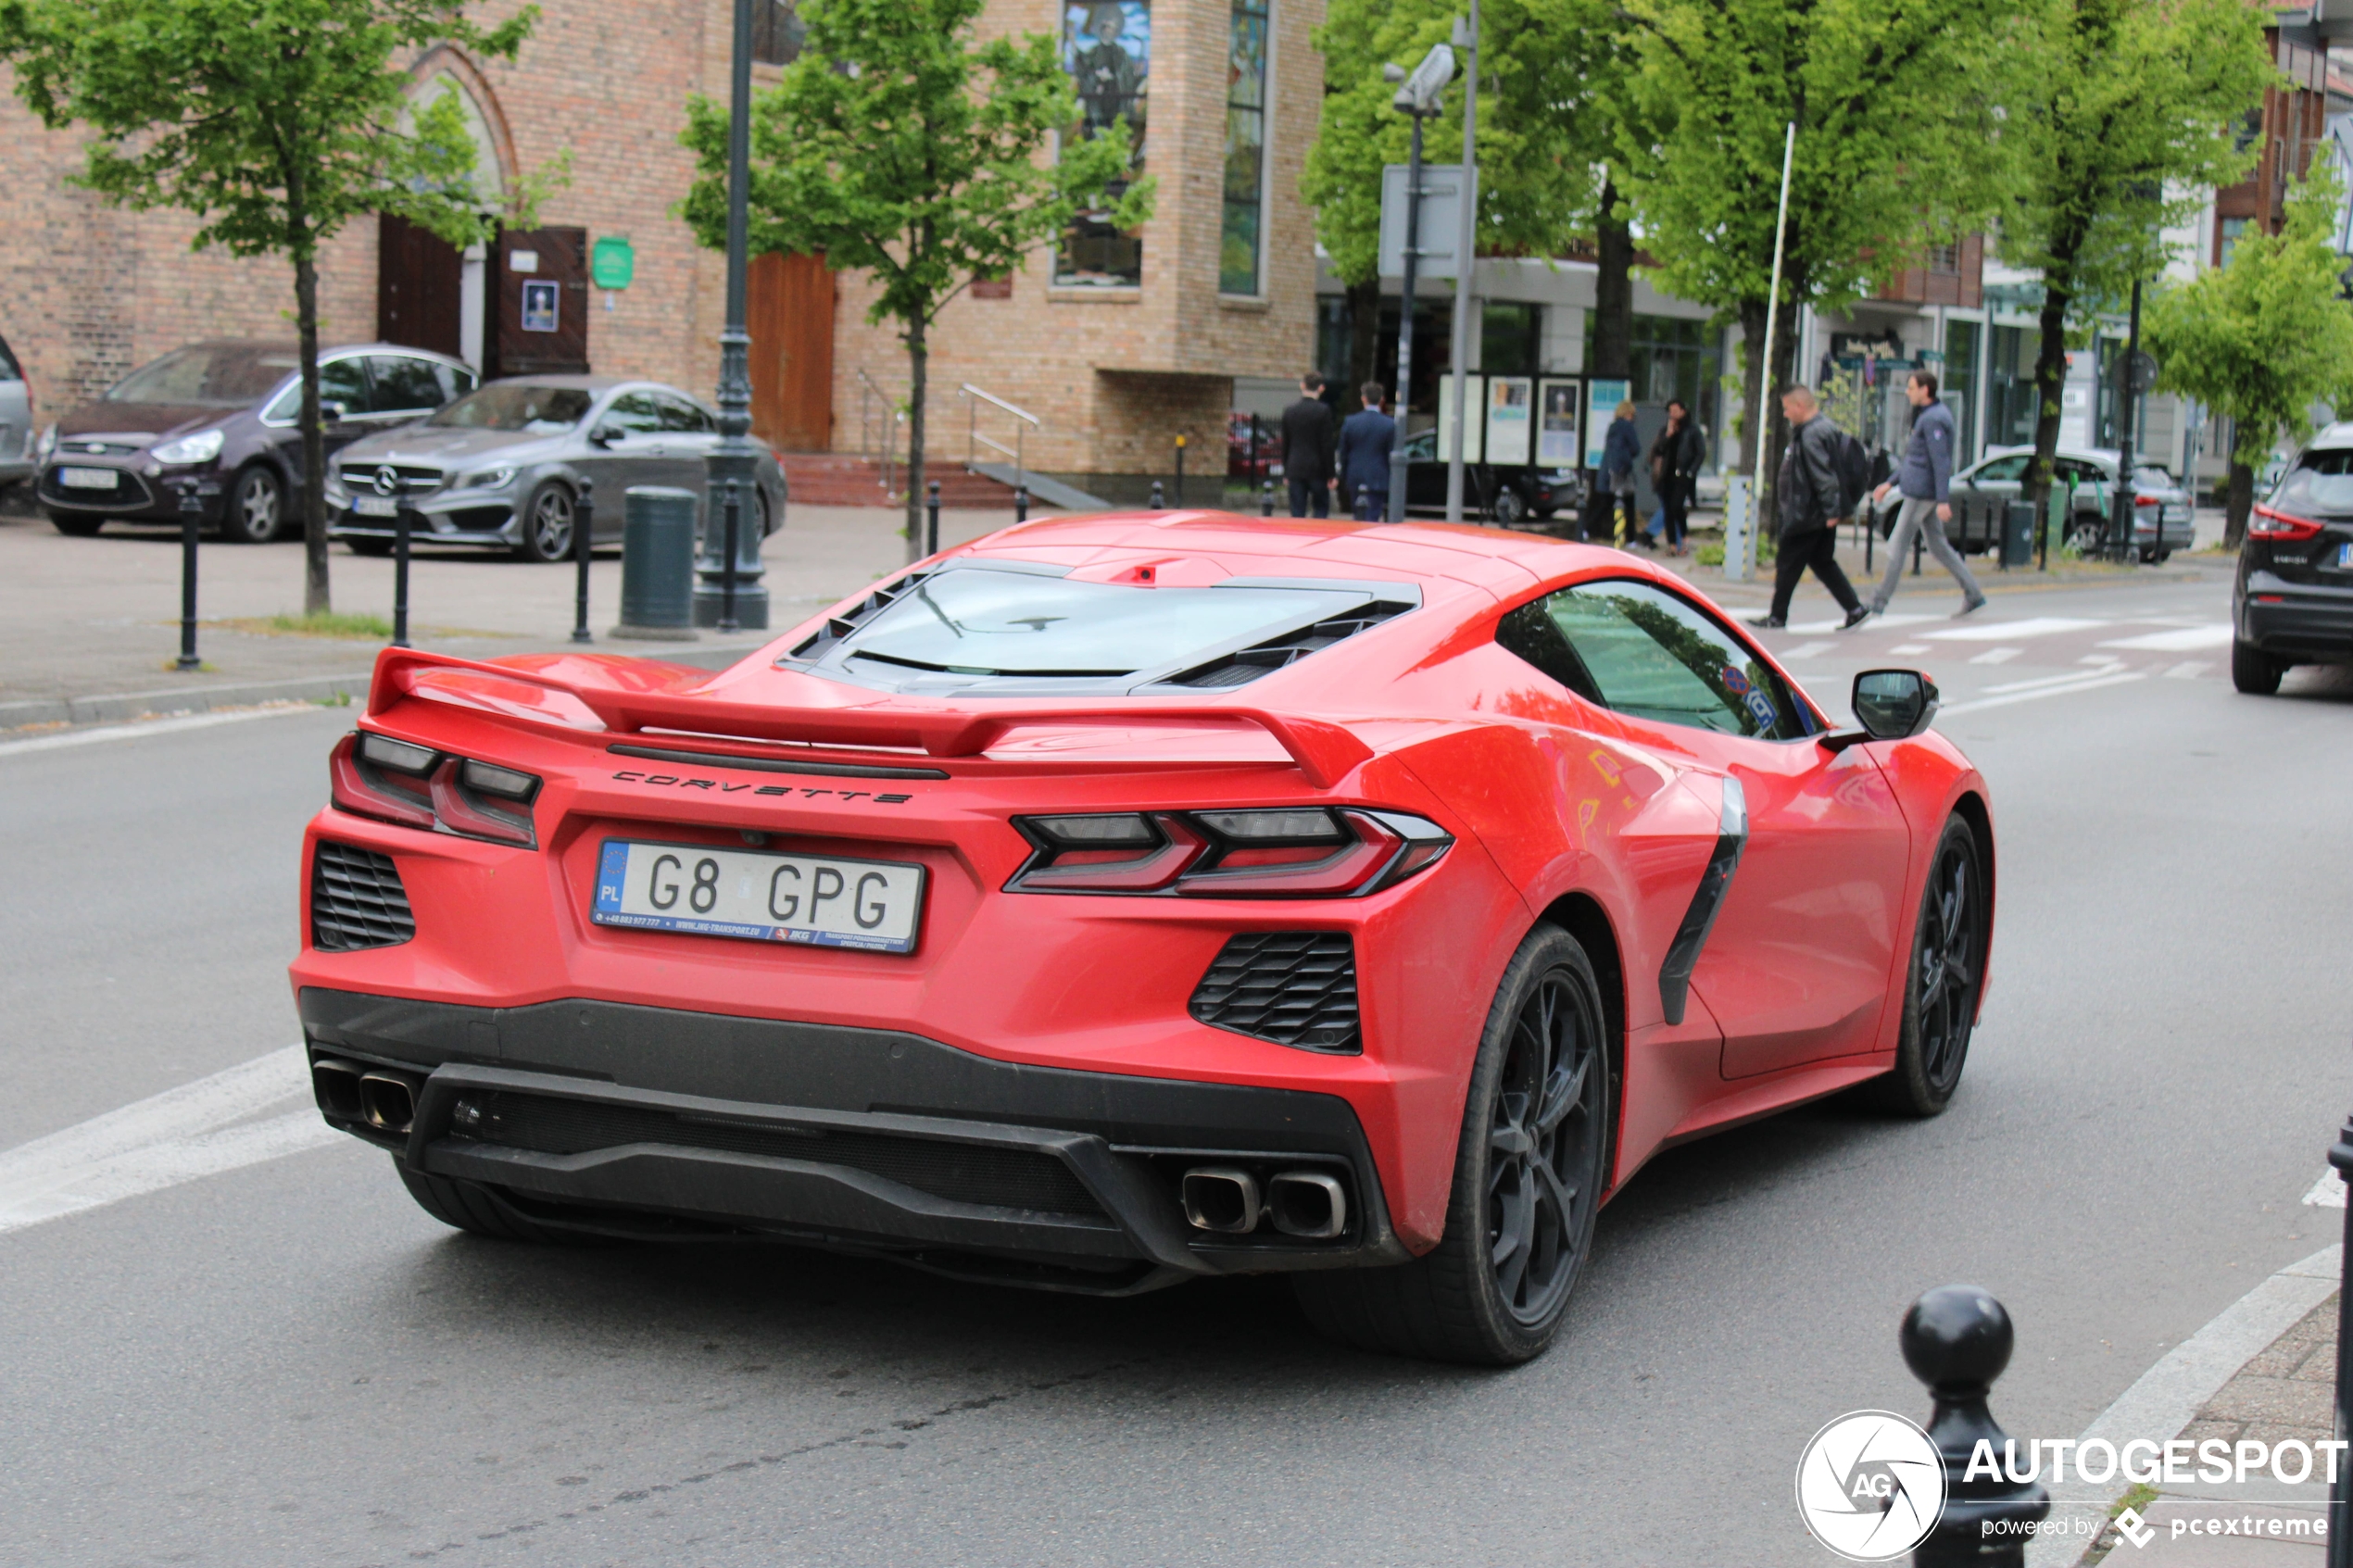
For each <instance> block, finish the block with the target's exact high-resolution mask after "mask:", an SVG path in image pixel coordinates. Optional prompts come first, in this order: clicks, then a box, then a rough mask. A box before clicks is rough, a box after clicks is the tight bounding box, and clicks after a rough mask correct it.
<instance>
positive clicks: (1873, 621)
mask: <svg viewBox="0 0 2353 1568" xmlns="http://www.w3.org/2000/svg"><path fill="white" fill-rule="evenodd" d="M1936 619H1938V618H1937V617H1935V616H1933V615H1907V614H1906V613H1904V612H1903V611H1901V610H1899V611H1897V612H1895V613H1894V614H1893V615H1874V616H1872V617H1871V618H1870V620H1869V621H1866V622H1865V624H1866V625H1869V626H1874V627H1878V626H1890V627H1893V626H1914V625H1918V624H1919V622H1920V621H1934V620H1936ZM1790 630H1791V631H1793V632H1843V631H1844V630H1846V622H1845V621H1843V620H1839V621H1807V622H1806V624H1805V625H1803V626H1793V627H1791V628H1790Z"/></svg>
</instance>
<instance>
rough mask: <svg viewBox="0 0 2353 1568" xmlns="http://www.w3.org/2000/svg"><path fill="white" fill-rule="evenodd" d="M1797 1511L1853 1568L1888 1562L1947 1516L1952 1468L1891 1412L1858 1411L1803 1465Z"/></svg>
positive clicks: (1823, 1435) (1817, 1443)
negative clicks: (1948, 1479)
mask: <svg viewBox="0 0 2353 1568" xmlns="http://www.w3.org/2000/svg"><path fill="white" fill-rule="evenodd" d="M1797 1512H1798V1513H1799V1514H1800V1515H1801V1516H1802V1517H1803V1518H1804V1519H1805V1521H1806V1528H1807V1529H1809V1530H1811V1531H1812V1532H1813V1534H1814V1538H1815V1539H1816V1540H1818V1541H1820V1542H1821V1543H1822V1544H1823V1545H1824V1546H1826V1547H1828V1548H1830V1549H1831V1550H1832V1551H1834V1552H1836V1553H1837V1554H1838V1555H1839V1556H1841V1557H1843V1558H1845V1559H1846V1560H1847V1561H1848V1562H1891V1561H1893V1560H1894V1559H1895V1558H1898V1557H1901V1556H1903V1555H1904V1554H1905V1553H1906V1552H1908V1551H1910V1550H1911V1549H1913V1548H1914V1547H1916V1546H1918V1545H1919V1544H1920V1542H1922V1541H1924V1540H1926V1539H1927V1538H1928V1533H1929V1532H1930V1531H1931V1530H1933V1529H1934V1528H1936V1521H1937V1519H1938V1518H1939V1516H1941V1515H1942V1514H1943V1513H1944V1461H1943V1460H1942V1459H1940V1458H1939V1457H1938V1455H1937V1452H1936V1445H1935V1444H1934V1443H1931V1442H1930V1441H1929V1439H1928V1434H1927V1433H1925V1432H1923V1431H1921V1430H1920V1429H1919V1426H1918V1425H1917V1424H1914V1423H1912V1422H1909V1421H1906V1419H1904V1417H1902V1416H1900V1415H1896V1414H1894V1413H1893V1412H1892V1411H1850V1412H1849V1413H1847V1414H1845V1415H1843V1416H1840V1417H1839V1418H1838V1419H1837V1420H1836V1421H1833V1422H1831V1424H1829V1425H1828V1426H1825V1427H1823V1428H1822V1429H1821V1430H1820V1431H1819V1432H1817V1433H1815V1434H1814V1440H1813V1441H1812V1442H1810V1443H1808V1444H1806V1452H1805V1455H1804V1457H1802V1458H1801V1459H1799V1460H1798V1461H1797Z"/></svg>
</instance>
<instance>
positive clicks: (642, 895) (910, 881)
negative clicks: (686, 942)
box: [589, 838, 924, 953]
mask: <svg viewBox="0 0 2353 1568" xmlns="http://www.w3.org/2000/svg"><path fill="white" fill-rule="evenodd" d="M923 910H924V868H923V867H921V866H915V865H907V864H903V863H901V862H900V861H897V860H849V859H838V858H837V857H834V856H830V855H761V854H752V853H748V852H747V851H744V850H741V849H715V848H712V847H709V846H707V845H700V844H647V843H643V842H639V841H635V840H629V839H617V838H611V839H607V840H606V841H605V843H604V847H603V852H602V854H601V855H600V856H599V857H598V867H597V896H596V900H595V902H594V904H593V905H592V906H591V908H590V909H589V918H590V919H591V920H593V921H594V922H596V923H597V924H598V925H626V926H634V927H635V928H637V929H638V930H641V931H686V932H692V933H694V934H695V935H699V936H740V937H745V938H748V939H749V940H751V941H755V942H797V943H804V944H807V945H809V946H812V947H856V948H861V949H863V950H865V951H868V952H876V953H912V952H913V951H914V950H915V929H916V927H917V926H918V925H919V924H920V923H921V922H922V918H923Z"/></svg>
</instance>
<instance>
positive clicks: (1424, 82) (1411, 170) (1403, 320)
mask: <svg viewBox="0 0 2353 1568" xmlns="http://www.w3.org/2000/svg"><path fill="white" fill-rule="evenodd" d="M1381 74H1382V75H1383V76H1385V77H1386V78H1387V79H1388V80H1390V81H1391V82H1402V83H1403V85H1402V86H1400V87H1399V88H1398V89H1397V96H1396V98H1395V99H1393V100H1392V104H1393V106H1394V107H1395V108H1396V110H1397V112H1398V113H1400V114H1403V115H1409V116H1411V117H1412V119H1413V121H1414V147H1413V152H1412V154H1411V156H1410V157H1409V158H1408V160H1407V162H1406V165H1405V169H1406V173H1405V254H1404V292H1403V296H1402V299H1401V304H1400V307H1399V309H1398V323H1397V386H1396V398H1397V444H1396V445H1394V446H1392V447H1390V451H1389V521H1390V522H1403V521H1405V405H1406V399H1407V397H1408V396H1409V395H1410V389H1411V387H1412V385H1413V381H1414V284H1415V279H1414V263H1415V261H1416V259H1418V257H1419V256H1420V254H1421V243H1422V224H1421V217H1422V121H1424V120H1426V119H1433V118H1435V117H1436V116H1437V114H1438V112H1439V105H1438V100H1439V98H1440V96H1441V94H1444V93H1445V91H1446V84H1447V83H1448V82H1452V81H1453V80H1454V51H1453V48H1452V47H1450V46H1449V45H1447V44H1431V45H1430V50H1429V53H1428V54H1427V55H1424V56H1422V63H1421V64H1420V65H1417V66H1416V67H1415V68H1414V73H1413V74H1412V75H1411V76H1408V75H1406V74H1405V71H1404V69H1403V67H1401V66H1393V65H1392V66H1384V67H1382V68H1381Z"/></svg>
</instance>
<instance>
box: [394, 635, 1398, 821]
mask: <svg viewBox="0 0 2353 1568" xmlns="http://www.w3.org/2000/svg"><path fill="white" fill-rule="evenodd" d="M553 662H560V663H561V664H562V665H564V666H565V667H566V672H565V673H564V674H561V675H559V674H555V673H551V672H548V671H542V670H535V669H531V668H528V667H525V666H520V665H511V664H488V663H484V662H482V661H481V660H478V659H455V658H452V657H450V656H449V655H447V654H438V653H425V652H422V651H421V650H419V649H416V648H386V649H384V651H383V652H382V653H380V654H378V655H377V656H376V672H375V678H374V680H373V682H372V683H371V685H370V687H369V691H368V712H369V713H370V714H371V715H375V714H382V713H384V711H386V710H387V709H390V708H392V707H393V706H394V705H395V704H396V703H398V702H399V701H400V700H401V699H402V698H404V697H407V696H424V697H426V699H427V700H432V698H431V696H430V693H429V689H428V690H421V689H420V688H421V686H423V687H426V688H430V687H431V686H433V685H438V684H444V683H443V682H440V681H435V680H434V676H435V675H444V676H450V675H454V676H460V677H464V676H472V677H487V678H490V679H492V680H496V681H506V682H520V683H522V684H524V685H528V686H534V687H537V688H540V689H541V690H544V691H549V692H557V693H560V694H562V695H563V696H569V697H571V698H573V700H574V701H576V702H578V703H579V704H580V705H581V706H582V707H583V708H585V709H587V710H588V711H589V712H590V713H592V714H594V715H595V716H596V718H597V720H598V721H599V722H600V723H602V725H603V726H604V728H605V729H606V730H608V731H610V732H615V733H619V734H636V733H640V732H643V731H646V730H666V731H673V732H680V733H686V734H702V735H710V736H713V737H719V736H726V735H739V736H742V737H744V738H746V739H749V740H774V741H792V742H799V743H801V744H804V745H812V746H891V747H899V748H903V749H912V750H919V751H922V752H924V753H925V755H927V756H931V757H978V756H980V755H982V754H983V753H985V752H986V751H988V748H989V747H990V746H994V745H996V744H997V742H999V741H1000V740H1001V739H1003V738H1004V737H1005V735H1006V734H1008V733H1010V732H1012V731H1013V730H1016V729H1020V728H1023V727H1025V726H1027V725H1035V724H1182V725H1200V724H1250V725H1255V726H1256V727H1257V728H1259V729H1261V730H1264V731H1265V732H1266V733H1267V734H1270V735H1272V736H1273V737H1274V738H1275V741H1276V743H1277V745H1279V746H1281V747H1282V748H1283V750H1284V751H1286V752H1287V753H1289V754H1290V759H1291V760H1292V762H1294V763H1296V764H1297V765H1298V768H1299V771H1300V772H1301V773H1302V774H1304V775H1305V776H1306V779H1307V782H1308V783H1309V784H1312V785H1314V786H1315V788H1317V789H1329V788H1330V787H1331V786H1332V785H1334V784H1338V783H1339V782H1340V780H1341V779H1343V778H1345V777H1347V776H1348V774H1349V773H1350V772H1351V771H1353V770H1354V769H1355V768H1356V767H1357V766H1358V765H1360V764H1361V763H1363V762H1365V760H1367V759H1370V758H1371V756H1372V755H1373V749H1372V747H1371V746H1366V745H1365V743H1364V742H1363V741H1361V740H1359V739H1357V737H1356V736H1355V735H1354V734H1352V733H1350V731H1349V730H1348V729H1347V728H1346V727H1345V726H1343V725H1341V724H1339V723H1336V722H1334V721H1330V720H1327V719H1305V718H1301V717H1299V716H1298V715H1296V714H1287V713H1275V712H1270V711H1269V710H1267V709H1264V708H1249V707H1241V706H1237V705H1235V704H1232V703H1208V702H1197V701H1195V700H1193V699H1191V698H1189V697H1147V698H1139V697H1127V698H1121V699H1115V700H1111V701H1088V700H1069V701H1060V702H1054V701H1046V702H1017V701H1008V702H1005V703H1003V704H1001V705H1000V704H995V703H992V704H990V705H989V707H988V709H987V710H986V711H974V710H972V709H963V708H947V707H939V706H932V705H921V706H919V705H916V704H914V703H911V702H909V701H908V700H907V699H906V698H904V697H881V696H878V697H877V698H876V699H875V700H874V701H872V702H868V703H863V704H861V705H859V706H856V707H846V708H792V707H784V706H780V705H777V704H774V703H752V702H730V701H726V700H724V699H723V698H719V697H713V696H703V695H699V694H698V692H696V691H695V690H694V689H693V688H694V687H696V686H699V685H701V684H703V683H704V682H706V681H708V680H709V679H710V678H711V674H710V672H709V671H701V670H690V669H687V668H686V667H684V666H672V667H670V668H671V669H674V670H676V671H678V672H679V673H680V674H681V675H685V676H691V677H692V678H693V679H692V681H691V683H688V682H679V683H677V684H670V685H666V686H665V685H660V684H654V683H653V682H649V681H648V680H647V679H646V678H645V677H646V676H647V675H649V674H652V673H653V671H649V670H648V669H647V667H646V665H645V663H644V661H641V660H637V659H629V660H625V661H624V660H610V659H606V658H602V657H598V656H595V655H568V656H562V657H561V658H560V659H558V660H556V661H553ZM623 671H627V673H628V674H629V675H630V676H632V677H635V678H634V679H632V680H630V681H628V682H626V683H624V682H622V681H616V680H606V681H598V680H586V679H581V678H580V677H581V676H583V675H606V676H612V675H620V674H622V673H623ZM464 684H473V683H471V682H469V683H464ZM453 695H454V693H453ZM498 710H499V711H500V712H502V713H506V714H508V715H509V716H510V717H514V718H518V719H522V720H523V721H526V722H538V723H546V724H549V725H553V726H555V727H557V728H571V727H576V726H573V725H570V724H568V723H567V722H566V721H565V720H564V718H563V717H562V716H561V715H560V714H558V713H556V712H554V711H552V710H550V711H548V712H546V713H542V714H533V713H531V712H529V711H527V710H522V709H517V708H515V707H511V706H505V705H502V706H500V708H499V709H498Z"/></svg>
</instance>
